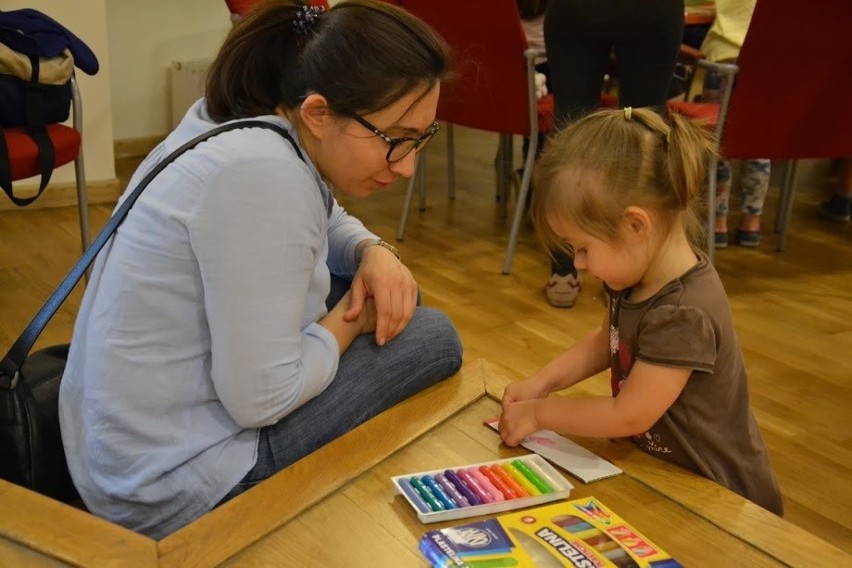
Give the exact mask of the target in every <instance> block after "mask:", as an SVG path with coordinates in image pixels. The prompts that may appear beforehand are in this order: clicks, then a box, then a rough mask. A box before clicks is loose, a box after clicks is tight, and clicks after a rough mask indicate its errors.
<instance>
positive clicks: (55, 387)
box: [0, 120, 304, 501]
mask: <svg viewBox="0 0 852 568" xmlns="http://www.w3.org/2000/svg"><path fill="white" fill-rule="evenodd" d="M240 128H266V129H270V130H274V131H276V132H278V133H279V134H280V135H281V136H283V137H284V138H285V139H287V140H288V141H289V142H290V144H291V145H292V146H293V148H294V150H295V151H296V154H297V155H298V156H299V158H301V159H302V160H304V157H303V156H302V153H301V151H300V150H299V147H298V146H297V145H296V142H295V141H294V140H293V138H292V137H291V136H290V134H289V133H288V132H287V130H285V129H284V128H282V127H281V126H279V125H277V124H272V123H270V122H266V121H262V120H245V121H240V122H232V123H229V124H226V125H224V126H220V127H218V128H214V129H213V130H210V131H209V132H206V133H204V134H202V135H200V136H197V137H196V138H194V139H192V140H190V141H189V142H187V143H186V144H184V145H183V146H181V147H180V148H178V149H177V150H175V151H174V152H172V153H171V154H169V155H168V156H167V157H166V158H165V159H164V160H163V161H162V162H160V163H159V164H158V165H157V166H156V167H155V168H154V169H153V170H151V172H149V173H148V175H147V176H145V178H144V179H143V180H142V181H141V182H139V185H137V186H136V187H135V188H134V189H133V191H132V192H131V193H130V194H129V195H128V196H127V198H126V199H125V200H124V202H123V203H122V204H121V206H120V207H119V208H118V209H117V210H116V211H115V213H114V214H113V215H112V217H111V218H110V219H109V221H108V222H107V224H106V226H105V227H104V228H103V229H102V230H101V232H100V233H99V234H98V236H97V237H96V238H95V240H94V242H92V244H91V245H90V246H89V248H88V249H86V251H85V252H84V253H83V256H82V257H81V258H80V260H78V261H77V263H76V264H75V265H74V266H73V267H72V268H71V270H70V271H69V273H68V275H67V276H66V277H65V278H64V279H63V280H62V282H61V283H60V284H59V286H58V287H57V288H56V290H55V291H54V292H53V294H51V296H50V298H48V300H47V301H46V302H45V304H44V305H43V306H42V307H41V309H40V310H39V311H38V313H37V314H36V315H35V317H34V318H33V320H32V321H31V322H30V324H29V325H28V326H27V328H26V329H25V330H24V332H23V333H22V334H21V336H20V337H19V338H18V339H17V340H16V341H15V343H14V344H13V345H12V347H11V348H10V349H9V352H8V353H7V354H6V356H5V357H4V358H3V360H2V361H0V478H2V479H5V480H7V481H10V482H12V483H15V484H17V485H22V486H24V487H27V488H29V489H32V490H33V491H36V492H38V493H42V494H44V495H47V496H49V497H53V498H54V499H59V500H62V501H70V500H73V499H75V498H77V491H76V489H75V488H74V484H73V483H72V481H71V476H70V474H69V473H68V466H67V464H66V461H65V451H64V449H63V446H62V438H61V435H60V434H61V433H60V430H59V383H60V381H61V379H62V373H63V371H64V369H65V362H66V360H67V358H68V345H56V346H52V347H48V348H46V349H42V350H40V351H37V352H35V353H33V354H32V355H29V356H28V355H27V354H28V353H29V352H30V349H32V346H33V344H34V343H35V341H36V339H38V336H39V335H40V334H41V332H42V330H43V329H44V327H45V326H46V325H47V322H48V321H50V318H52V317H53V314H54V313H56V310H57V309H58V308H59V306H60V305H62V302H64V301H65V299H66V298H67V297H68V294H70V293H71V290H73V289H74V286H75V285H76V284H77V282H79V281H80V278H81V277H82V276H83V274H84V273H85V272H86V270H87V269H88V268H89V265H90V264H91V263H92V262H93V261H94V259H95V257H96V256H97V254H98V252H99V251H100V250H101V248H102V247H103V246H104V245H105V244H106V242H107V241H108V240H109V238H110V237H111V236H112V234H113V233H114V232H115V230H116V229H117V228H118V226H119V225H120V224H121V222H122V221H123V220H124V218H125V217H126V216H127V213H128V211H130V208H131V207H133V204H134V203H135V202H136V200H137V199H138V198H139V195H140V194H141V193H142V190H144V189H145V187H146V186H147V185H148V184H149V183H150V182H151V180H152V179H154V177H156V176H157V174H159V173H160V172H161V171H163V169H165V167H166V166H168V165H169V164H170V163H171V162H173V161H174V160H175V159H176V158H177V157H178V156H180V155H181V154H183V153H184V152H186V151H187V150H189V149H191V148H193V147H195V146H196V145H197V144H199V143H201V142H203V141H205V140H207V139H208V138H211V137H213V136H216V135H218V134H221V133H222V132H227V131H229V130H236V129H240Z"/></svg>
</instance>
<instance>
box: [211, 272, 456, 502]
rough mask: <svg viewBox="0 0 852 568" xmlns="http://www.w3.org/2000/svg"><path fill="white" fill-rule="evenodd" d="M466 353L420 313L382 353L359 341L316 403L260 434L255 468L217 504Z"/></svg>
mask: <svg viewBox="0 0 852 568" xmlns="http://www.w3.org/2000/svg"><path fill="white" fill-rule="evenodd" d="M347 288H348V282H345V281H343V280H341V279H336V278H335V277H332V291H331V294H330V295H329V298H328V300H327V301H326V304H327V305H329V306H334V305H335V304H336V303H337V300H338V299H339V298H340V297H341V296H342V295H343V293H345V291H346V289H347ZM461 362H462V345H461V341H460V339H459V336H458V333H457V332H456V329H455V327H454V326H453V324H452V322H451V321H450V320H449V318H448V317H447V316H446V315H444V314H443V313H442V312H439V311H438V310H435V309H433V308H425V307H422V306H418V307H417V310H416V312H415V314H414V318H413V319H412V320H411V322H410V323H409V324H408V326H407V327H406V328H405V331H403V332H402V333H401V334H400V335H398V336H397V337H395V338H394V339H393V340H392V341H389V342H388V343H386V344H385V345H384V346H383V347H379V346H377V345H376V336H375V334H373V333H368V334H364V335H361V336H359V337H358V338H357V339H356V340H355V341H354V342H353V343H352V345H350V346H349V349H347V350H346V351H345V352H344V353H343V355H341V357H340V364H339V366H338V368H337V375H335V377H334V380H332V381H331V384H330V385H329V386H328V388H327V389H326V390H325V391H323V392H322V393H321V394H320V395H319V396H317V397H316V398H314V399H312V400H310V401H308V402H307V403H305V404H304V405H302V406H301V407H299V408H297V409H296V410H294V411H293V412H292V413H290V414H288V415H287V416H285V417H284V418H282V419H281V420H280V421H279V422H278V423H276V424H273V425H272V426H267V427H265V428H262V429H261V430H260V439H259V441H258V448H257V462H255V465H254V467H253V468H252V469H251V470H250V471H249V472H248V473H247V474H246V476H245V477H244V478H243V479H242V481H240V483H239V484H237V486H236V487H234V488H233V489H232V490H231V491H230V492H229V493H228V494H227V495H226V496H225V498H224V499H222V501H220V502H219V504H222V503H224V502H225V501H228V500H230V499H232V498H234V497H236V496H237V495H239V494H240V493H242V492H244V491H246V490H248V489H250V488H251V487H253V486H254V485H256V484H258V483H260V482H261V481H263V480H265V479H267V478H269V477H271V476H272V475H274V474H275V473H277V472H279V471H281V470H282V469H284V468H285V467H287V466H288V465H290V464H292V463H294V462H296V461H298V460H300V459H302V458H303V457H305V456H306V455H308V454H310V453H312V452H314V451H316V450H318V449H319V448H321V447H322V446H324V445H325V444H327V443H329V442H331V441H332V440H334V439H336V438H339V437H340V436H342V435H343V434H345V433H347V432H349V431H350V430H352V429H353V428H355V427H356V426H358V425H360V424H362V423H364V422H366V421H367V420H369V419H370V418H373V417H374V416H376V415H377V414H379V413H381V412H382V411H384V410H387V409H388V408H390V407H391V406H393V405H395V404H397V403H398V402H401V401H403V400H405V399H406V398H409V397H410V396H412V395H414V394H416V393H418V392H420V391H421V390H423V389H425V388H427V387H429V386H431V385H433V384H435V383H437V382H439V381H441V380H443V379H445V378H447V377H449V376H450V375H452V374H454V373H455V372H456V371H458V370H459V367H461Z"/></svg>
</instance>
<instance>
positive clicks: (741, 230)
mask: <svg viewBox="0 0 852 568" xmlns="http://www.w3.org/2000/svg"><path fill="white" fill-rule="evenodd" d="M771 167H772V162H771V161H770V160H744V161H743V172H742V176H741V179H740V188H741V189H742V199H743V201H742V206H741V209H740V210H741V213H742V216H741V217H740V222H739V225H738V226H737V236H736V242H737V244H738V245H740V246H741V247H750V248H754V247H757V246H758V245H759V244H760V216H761V215H762V214H763V203H764V202H765V201H766V192H767V191H768V189H769V174H770V170H771Z"/></svg>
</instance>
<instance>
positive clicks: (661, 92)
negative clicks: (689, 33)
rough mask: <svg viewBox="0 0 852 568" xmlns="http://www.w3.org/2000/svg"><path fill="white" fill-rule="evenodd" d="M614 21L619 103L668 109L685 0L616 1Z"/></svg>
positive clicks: (621, 105)
mask: <svg viewBox="0 0 852 568" xmlns="http://www.w3.org/2000/svg"><path fill="white" fill-rule="evenodd" d="M616 4H618V5H619V13H618V18H617V19H616V20H615V21H613V22H612V33H613V43H614V45H615V59H616V65H617V68H618V106H619V107H654V108H656V109H657V110H658V111H659V112H664V111H665V105H666V100H667V99H668V96H669V89H670V87H671V83H672V78H673V76H674V71H675V64H676V63H677V56H678V53H679V52H680V45H681V43H682V42H683V27H684V24H683V17H684V16H683V14H684V11H683V0H645V1H643V2H631V1H627V2H617V3H616Z"/></svg>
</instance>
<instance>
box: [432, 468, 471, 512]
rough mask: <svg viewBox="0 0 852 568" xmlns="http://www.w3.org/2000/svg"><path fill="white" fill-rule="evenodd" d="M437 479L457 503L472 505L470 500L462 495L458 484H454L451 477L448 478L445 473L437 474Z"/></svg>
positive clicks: (461, 505)
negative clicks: (457, 486) (457, 487)
mask: <svg viewBox="0 0 852 568" xmlns="http://www.w3.org/2000/svg"><path fill="white" fill-rule="evenodd" d="M435 481H437V482H438V483H439V484H440V485H441V488H443V490H444V491H445V492H446V493H447V495H449V496H450V499H452V500H453V502H454V503H455V504H456V505H458V506H459V507H470V501H468V500H467V498H466V497H465V496H464V495H462V494H461V492H459V490H458V489H456V486H455V485H453V483H452V482H451V481H450V480H449V479H447V476H446V475H444V474H443V473H439V474H437V475H435Z"/></svg>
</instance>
